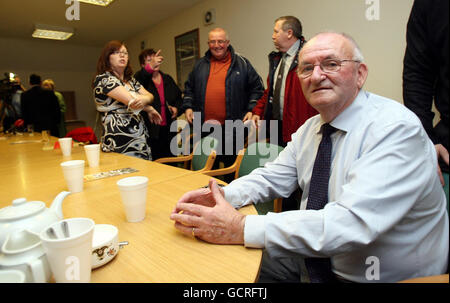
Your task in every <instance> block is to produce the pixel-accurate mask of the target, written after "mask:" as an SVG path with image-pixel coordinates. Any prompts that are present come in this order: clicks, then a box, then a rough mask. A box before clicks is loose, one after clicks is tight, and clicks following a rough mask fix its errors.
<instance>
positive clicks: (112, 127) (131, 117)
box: [93, 41, 157, 160]
mask: <svg viewBox="0 0 450 303" xmlns="http://www.w3.org/2000/svg"><path fill="white" fill-rule="evenodd" d="M132 75H133V72H132V70H131V66H130V62H129V59H128V52H127V49H126V47H125V45H124V44H123V43H122V42H120V41H110V42H108V43H107V44H106V46H105V47H104V48H103V51H102V53H101V55H100V58H99V60H98V63H97V76H96V77H95V79H94V81H93V88H94V98H95V104H96V106H97V110H98V111H99V112H100V113H101V114H102V124H103V135H102V137H101V147H102V151H104V152H116V153H122V154H125V155H128V156H133V157H138V158H142V159H146V160H151V159H152V154H151V150H150V147H149V145H148V144H147V138H148V136H149V135H148V130H147V128H146V126H145V124H144V121H143V119H142V117H141V116H140V115H139V112H140V111H141V110H143V111H145V112H147V114H148V115H149V117H150V118H153V119H154V118H155V117H154V115H155V114H157V112H156V110H155V109H154V108H153V107H152V106H150V104H151V103H152V102H153V95H152V94H151V93H149V92H148V91H147V90H146V89H145V88H143V87H142V86H141V85H140V84H139V82H137V81H136V79H134V77H133V76H132Z"/></svg>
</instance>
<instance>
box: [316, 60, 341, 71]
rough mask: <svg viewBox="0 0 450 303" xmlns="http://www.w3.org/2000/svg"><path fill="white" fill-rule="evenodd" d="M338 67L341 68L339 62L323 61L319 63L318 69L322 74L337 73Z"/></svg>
mask: <svg viewBox="0 0 450 303" xmlns="http://www.w3.org/2000/svg"><path fill="white" fill-rule="evenodd" d="M340 67H341V64H340V62H339V61H337V60H333V59H328V60H323V61H322V62H321V63H320V68H321V69H322V70H323V71H324V72H337V71H338V70H339V68H340Z"/></svg>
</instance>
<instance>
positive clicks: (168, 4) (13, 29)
mask: <svg viewBox="0 0 450 303" xmlns="http://www.w3.org/2000/svg"><path fill="white" fill-rule="evenodd" d="M201 1H204V0H115V1H114V2H113V3H111V4H110V5H109V6H107V7H102V6H98V5H91V4H86V3H81V2H80V20H73V21H69V20H67V19H66V10H67V9H69V8H70V5H66V4H65V2H66V0H20V1H17V0H9V1H7V0H0V37H10V38H20V39H35V38H32V37H31V33H32V32H33V30H34V25H35V24H36V23H40V24H48V25H52V26H61V27H70V28H73V29H74V30H75V34H74V35H73V36H72V37H71V38H70V39H69V40H67V42H69V43H70V44H79V45H89V46H103V45H104V43H105V42H107V41H110V40H115V39H117V40H127V39H128V38H130V37H133V36H135V35H136V34H139V33H141V32H143V31H145V30H147V29H149V28H150V27H151V26H152V25H154V24H157V23H159V22H161V21H162V20H164V19H166V18H168V17H170V16H173V15H175V14H177V13H178V12H181V11H183V10H185V9H187V8H190V7H192V6H194V5H195V4H197V3H198V2H201ZM68 2H69V1H68ZM72 2H73V1H70V3H72Z"/></svg>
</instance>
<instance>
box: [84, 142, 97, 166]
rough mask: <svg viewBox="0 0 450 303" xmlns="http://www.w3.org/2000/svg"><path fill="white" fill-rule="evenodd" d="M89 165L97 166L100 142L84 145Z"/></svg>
mask: <svg viewBox="0 0 450 303" xmlns="http://www.w3.org/2000/svg"><path fill="white" fill-rule="evenodd" d="M84 151H85V153H86V158H87V160H88V163H89V167H97V166H98V164H99V162H100V144H89V145H85V146H84Z"/></svg>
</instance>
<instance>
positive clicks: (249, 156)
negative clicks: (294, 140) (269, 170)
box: [203, 142, 283, 213]
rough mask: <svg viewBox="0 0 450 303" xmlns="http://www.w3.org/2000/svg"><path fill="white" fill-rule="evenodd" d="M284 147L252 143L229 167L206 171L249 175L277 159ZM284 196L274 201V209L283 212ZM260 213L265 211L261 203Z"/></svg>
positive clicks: (212, 174) (208, 172) (214, 173)
mask: <svg viewBox="0 0 450 303" xmlns="http://www.w3.org/2000/svg"><path fill="white" fill-rule="evenodd" d="M282 150H283V147H281V146H278V145H275V144H270V143H266V142H256V143H251V144H250V145H249V146H248V147H247V148H244V149H242V150H241V151H239V153H238V156H237V157H236V161H235V162H234V163H233V164H232V165H231V166H229V167H225V168H220V169H215V170H209V171H204V172H203V173H204V174H206V175H208V176H221V175H227V174H231V173H233V172H234V173H235V175H234V178H235V179H237V178H239V177H242V176H245V175H248V174H249V173H251V172H252V171H253V170H254V169H256V168H258V167H262V166H264V164H265V163H266V162H270V161H273V160H275V158H276V157H277V156H278V154H279V153H280V152H281V151H282ZM281 205H282V198H277V199H275V200H274V202H273V211H274V212H281ZM256 208H257V209H258V213H264V212H267V210H266V211H262V210H261V209H260V206H259V204H257V205H256Z"/></svg>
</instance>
